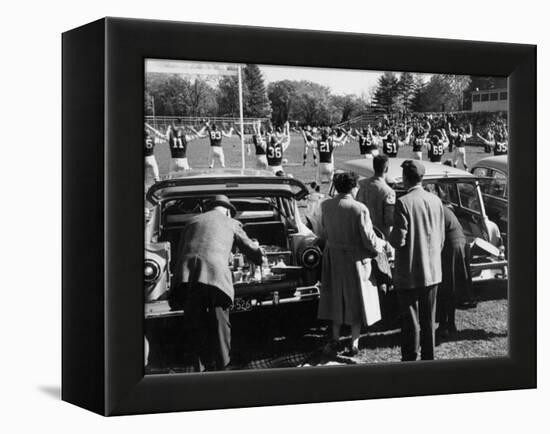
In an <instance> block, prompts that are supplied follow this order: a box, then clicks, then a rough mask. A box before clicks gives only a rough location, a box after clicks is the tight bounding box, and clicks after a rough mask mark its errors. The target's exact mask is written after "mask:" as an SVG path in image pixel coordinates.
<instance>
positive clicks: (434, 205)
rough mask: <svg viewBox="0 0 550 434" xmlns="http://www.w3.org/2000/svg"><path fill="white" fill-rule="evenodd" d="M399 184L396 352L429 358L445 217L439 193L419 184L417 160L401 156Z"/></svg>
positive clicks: (395, 239) (395, 235) (420, 167)
mask: <svg viewBox="0 0 550 434" xmlns="http://www.w3.org/2000/svg"><path fill="white" fill-rule="evenodd" d="M401 167H402V168H403V184H404V186H405V188H406V189H407V194H405V195H404V196H401V197H400V198H399V199H397V201H396V204H395V210H394V222H393V223H394V225H393V229H392V231H391V233H390V237H389V240H390V243H391V245H392V246H393V247H394V248H395V268H394V274H393V277H394V285H395V288H396V289H397V296H398V299H399V304H400V305H401V314H402V321H403V327H402V330H401V339H402V342H401V357H402V360H403V361H411V360H416V358H417V356H418V353H419V349H420V348H421V349H422V351H421V355H420V357H421V359H422V360H433V358H434V347H435V308H436V296H437V286H438V285H439V284H440V283H441V280H442V275H441V250H442V249H443V244H444V241H445V217H444V211H443V204H442V203H441V200H440V199H439V197H437V196H436V195H435V194H432V193H429V192H427V191H426V190H424V189H423V188H422V178H423V177H424V174H425V171H426V169H425V168H424V166H423V165H422V163H421V162H420V161H417V160H406V161H405V162H403V164H402V165H401Z"/></svg>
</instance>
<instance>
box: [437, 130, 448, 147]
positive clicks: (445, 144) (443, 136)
mask: <svg viewBox="0 0 550 434" xmlns="http://www.w3.org/2000/svg"><path fill="white" fill-rule="evenodd" d="M439 131H441V141H442V142H443V148H448V147H449V137H447V133H446V132H445V130H444V129H443V128H441V129H440V130H439Z"/></svg>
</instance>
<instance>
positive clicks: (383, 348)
mask: <svg viewBox="0 0 550 434" xmlns="http://www.w3.org/2000/svg"><path fill="white" fill-rule="evenodd" d="M144 80H145V82H144V96H143V109H144V127H143V143H144V145H143V146H144V147H143V152H144V180H145V185H144V219H145V221H144V226H145V246H144V269H143V270H144V271H143V273H144V276H143V278H144V291H145V295H144V318H145V325H144V330H145V336H144V342H145V344H144V348H145V354H144V369H145V374H146V375H155V374H179V373H191V372H210V371H222V370H225V371H233V370H259V369H271V368H307V367H309V368H312V367H313V368H314V367H317V366H332V365H363V364H373V363H391V362H401V361H417V360H423V361H425V360H452V359H471V358H495V357H497V358H498V357H506V356H507V354H508V349H509V348H508V337H509V336H508V262H507V256H508V243H507V232H508V149H509V146H515V145H516V144H515V143H512V144H510V143H509V140H508V124H509V119H508V82H507V79H506V77H491V76H475V75H451V74H438V73H433V74H429V73H415V72H407V71H368V70H352V69H339V68H314V67H297V66H290V65H289V66H281V65H263V64H237V63H220V62H214V61H213V62H204V61H202V62H198V61H191V60H186V59H181V60H174V59H156V58H148V59H145V60H144Z"/></svg>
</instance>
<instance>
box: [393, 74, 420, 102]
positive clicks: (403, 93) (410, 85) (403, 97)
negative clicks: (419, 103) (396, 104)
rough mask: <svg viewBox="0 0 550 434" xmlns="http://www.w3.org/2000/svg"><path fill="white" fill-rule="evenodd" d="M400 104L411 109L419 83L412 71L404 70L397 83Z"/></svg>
mask: <svg viewBox="0 0 550 434" xmlns="http://www.w3.org/2000/svg"><path fill="white" fill-rule="evenodd" d="M397 88H398V91H399V99H400V104H401V105H402V106H403V108H404V109H405V110H410V109H411V107H412V105H413V101H414V98H415V96H416V91H417V85H416V81H415V76H414V75H413V74H411V73H410V72H403V73H402V74H401V76H400V77H399V82H398V83H397Z"/></svg>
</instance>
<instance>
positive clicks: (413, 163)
mask: <svg viewBox="0 0 550 434" xmlns="http://www.w3.org/2000/svg"><path fill="white" fill-rule="evenodd" d="M401 167H402V168H403V176H406V177H409V175H413V176H414V175H416V176H418V177H419V178H422V177H423V176H424V174H425V173H426V168H425V167H424V166H423V165H422V163H421V162H420V161H418V160H405V161H403V164H401Z"/></svg>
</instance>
